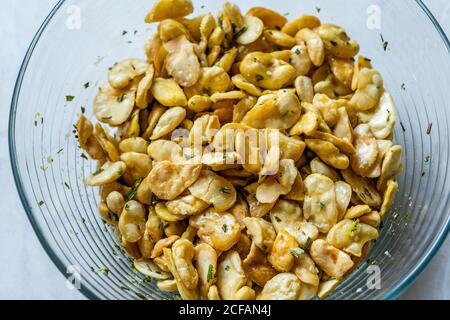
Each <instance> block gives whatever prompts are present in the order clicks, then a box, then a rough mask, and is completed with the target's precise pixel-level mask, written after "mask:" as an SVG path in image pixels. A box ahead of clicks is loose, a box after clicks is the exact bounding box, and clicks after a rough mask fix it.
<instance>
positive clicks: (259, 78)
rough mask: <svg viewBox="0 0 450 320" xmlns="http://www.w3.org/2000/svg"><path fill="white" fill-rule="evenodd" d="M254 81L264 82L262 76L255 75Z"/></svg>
mask: <svg viewBox="0 0 450 320" xmlns="http://www.w3.org/2000/svg"><path fill="white" fill-rule="evenodd" d="M255 79H256V81H258V82H259V81H262V80H264V77H263V76H262V75H260V74H257V75H256V76H255Z"/></svg>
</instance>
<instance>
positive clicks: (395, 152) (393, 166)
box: [377, 146, 403, 190]
mask: <svg viewBox="0 0 450 320" xmlns="http://www.w3.org/2000/svg"><path fill="white" fill-rule="evenodd" d="M402 154H403V148H402V147H401V146H393V147H392V148H390V149H389V151H388V152H387V153H386V155H385V157H384V160H383V164H382V166H381V176H380V178H379V179H378V182H377V189H378V190H384V188H385V186H386V181H388V180H389V179H391V178H394V177H396V176H397V175H399V174H400V173H401V172H402V170H403V163H402Z"/></svg>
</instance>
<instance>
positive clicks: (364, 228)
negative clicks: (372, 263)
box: [327, 219, 378, 257]
mask: <svg viewBox="0 0 450 320" xmlns="http://www.w3.org/2000/svg"><path fill="white" fill-rule="evenodd" d="M376 238H378V231H377V229H375V228H374V227H371V226H369V225H367V224H364V223H360V222H359V220H350V219H344V220H342V221H340V222H338V223H337V224H336V225H334V226H333V228H331V230H330V232H329V233H328V234H327V242H328V243H329V244H331V245H333V246H334V247H336V248H338V249H342V250H344V251H345V252H347V253H349V254H351V255H354V256H356V257H360V256H361V251H362V248H363V247H364V245H365V244H366V243H367V242H369V241H371V240H373V239H376Z"/></svg>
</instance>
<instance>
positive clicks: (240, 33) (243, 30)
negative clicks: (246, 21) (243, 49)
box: [234, 27, 247, 39]
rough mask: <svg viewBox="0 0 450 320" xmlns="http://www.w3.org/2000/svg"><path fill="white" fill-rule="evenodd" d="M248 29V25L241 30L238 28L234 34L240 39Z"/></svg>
mask: <svg viewBox="0 0 450 320" xmlns="http://www.w3.org/2000/svg"><path fill="white" fill-rule="evenodd" d="M245 31H247V27H242V28H241V29H240V30H238V31H237V32H236V33H235V34H234V38H235V39H239V37H240V36H242V34H243V33H244V32H245Z"/></svg>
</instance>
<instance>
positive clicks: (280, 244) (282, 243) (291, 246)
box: [267, 229, 303, 272]
mask: <svg viewBox="0 0 450 320" xmlns="http://www.w3.org/2000/svg"><path fill="white" fill-rule="evenodd" d="M298 251H300V254H301V253H303V250H301V249H299V248H298V243H297V241H296V240H295V238H294V237H293V236H291V235H290V234H289V233H288V232H287V231H286V230H283V229H281V230H279V231H278V234H277V237H276V238H275V241H274V242H273V246H272V248H271V249H270V251H269V254H268V255H267V259H268V260H269V262H270V263H271V264H272V266H273V267H274V268H275V269H276V270H278V271H280V272H289V271H290V270H291V269H292V268H293V267H294V262H295V256H298V255H299V254H298Z"/></svg>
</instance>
